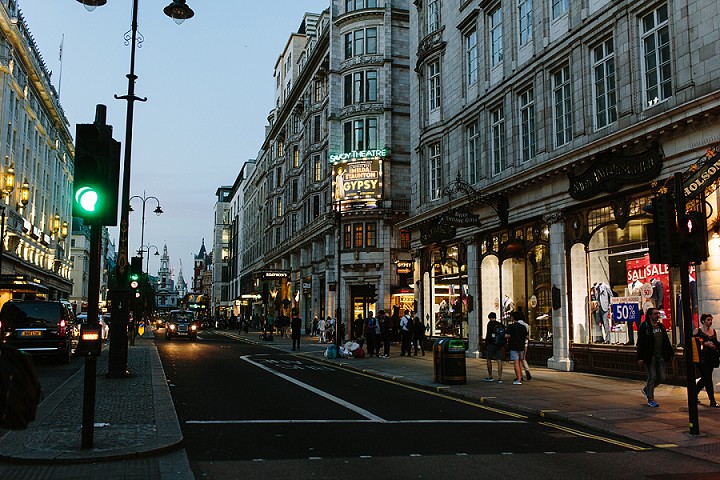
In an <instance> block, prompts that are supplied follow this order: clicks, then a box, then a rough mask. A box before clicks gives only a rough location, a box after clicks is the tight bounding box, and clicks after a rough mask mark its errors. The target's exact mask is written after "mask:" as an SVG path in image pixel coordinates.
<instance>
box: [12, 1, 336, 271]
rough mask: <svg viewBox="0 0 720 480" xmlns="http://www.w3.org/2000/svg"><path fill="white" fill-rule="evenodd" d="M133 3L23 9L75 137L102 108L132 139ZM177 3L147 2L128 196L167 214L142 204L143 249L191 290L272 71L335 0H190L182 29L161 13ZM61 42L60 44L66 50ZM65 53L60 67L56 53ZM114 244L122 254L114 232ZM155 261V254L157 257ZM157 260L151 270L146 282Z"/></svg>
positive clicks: (254, 137) (249, 154) (246, 153)
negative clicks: (221, 190) (305, 22)
mask: <svg viewBox="0 0 720 480" xmlns="http://www.w3.org/2000/svg"><path fill="white" fill-rule="evenodd" d="M132 3H133V2H132V0H109V1H108V3H107V4H106V5H104V6H102V7H98V8H97V9H95V10H94V11H92V12H88V11H87V10H86V9H85V7H84V5H82V4H81V3H79V2H78V1H77V0H18V5H19V8H20V10H21V11H22V14H23V17H24V19H25V21H26V23H27V24H28V27H29V29H30V32H32V34H33V36H34V38H35V42H36V44H37V46H38V48H39V49H40V52H41V53H42V55H43V58H44V60H45V64H46V65H47V68H48V69H49V70H50V71H52V79H53V85H54V86H55V88H56V89H57V90H59V93H60V102H61V104H62V107H63V109H64V110H65V114H66V116H67V119H68V121H69V122H70V130H71V134H72V135H74V134H75V125H76V124H77V123H92V122H93V120H94V117H95V106H96V105H97V104H105V105H107V109H108V118H107V122H108V124H111V125H112V126H113V127H114V128H113V137H114V138H115V139H116V140H119V141H120V142H123V148H124V141H125V112H126V108H127V103H126V102H125V101H124V100H116V99H115V98H114V97H113V95H116V94H117V95H118V96H120V95H125V94H126V93H127V87H128V82H127V77H126V75H127V74H128V73H129V70H130V46H129V45H127V46H126V45H125V40H124V38H123V35H124V33H125V32H126V31H127V32H128V33H129V30H130V23H131V18H132V17H131V13H132ZM169 3H170V0H140V2H139V8H138V30H139V32H140V33H141V34H142V35H143V36H144V42H143V43H142V47H141V48H138V49H137V57H136V64H135V74H136V75H137V76H138V80H137V82H136V87H135V94H136V95H137V96H138V97H147V99H148V101H147V102H144V103H143V102H136V103H135V121H134V128H133V154H132V160H133V161H132V169H131V173H132V181H131V191H130V193H131V195H139V196H142V195H143V192H145V193H146V195H147V196H155V197H157V198H158V199H159V200H160V204H161V206H162V209H163V210H164V212H165V213H164V214H163V215H161V216H159V217H158V216H156V215H155V214H153V213H152V211H153V210H154V209H155V207H156V203H155V202H154V201H153V200H149V201H148V202H147V203H146V215H145V217H146V221H145V242H144V243H145V245H155V246H157V247H158V249H159V250H160V251H161V253H162V248H163V245H164V244H167V246H168V252H169V255H170V262H171V265H172V267H173V268H174V272H175V276H176V278H177V275H178V273H179V269H180V260H182V266H183V276H184V278H185V280H186V281H187V282H188V283H190V281H191V278H192V275H193V271H192V267H193V256H194V255H195V254H197V252H198V251H199V249H200V245H201V242H202V239H203V238H205V245H206V248H207V250H208V252H209V251H210V250H211V249H212V231H213V207H214V205H215V198H216V197H215V192H216V190H217V188H218V187H219V186H222V185H232V183H233V182H234V180H235V178H236V176H237V174H238V172H239V170H240V168H241V166H242V165H243V163H244V162H245V161H246V160H248V159H251V158H255V157H256V156H257V153H258V151H259V149H260V147H261V145H262V142H263V139H264V129H265V126H266V124H267V115H268V113H269V112H270V109H271V108H272V106H273V85H274V84H273V71H274V66H275V62H276V60H277V59H278V56H279V55H280V53H282V50H283V48H284V47H285V44H286V42H287V40H288V38H289V35H290V34H291V33H292V32H295V31H297V29H298V27H299V26H300V22H301V20H302V16H303V14H304V13H305V12H317V13H319V12H321V11H322V10H323V9H325V8H327V7H328V6H329V4H330V2H329V0H272V1H266V2H249V1H237V0H215V1H212V2H209V1H206V0H188V1H187V5H188V6H190V7H191V8H192V9H193V10H194V11H195V16H194V17H193V18H191V19H189V20H187V21H186V22H185V23H183V24H182V25H177V24H175V23H174V22H173V21H172V20H171V19H170V18H168V17H167V16H165V14H164V13H163V7H165V6H166V5H167V4H169ZM63 35H64V40H63ZM61 42H62V45H63V53H62V64H61V62H60V56H59V53H60V45H61ZM131 205H132V207H133V209H134V210H135V211H134V212H131V213H130V250H131V253H132V252H134V251H135V250H137V249H138V248H139V247H140V228H141V213H142V212H141V210H142V202H141V201H139V200H133V202H131ZM110 236H111V238H112V239H113V241H114V242H115V244H116V245H117V238H118V229H117V228H111V229H110ZM150 252H151V253H152V254H154V253H155V250H154V248H150ZM158 267H159V257H155V256H154V255H153V256H152V257H151V261H150V272H151V274H153V273H156V272H157V269H158Z"/></svg>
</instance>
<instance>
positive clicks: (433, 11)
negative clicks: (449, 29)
mask: <svg viewBox="0 0 720 480" xmlns="http://www.w3.org/2000/svg"><path fill="white" fill-rule="evenodd" d="M427 14H428V16H427V22H428V23H427V33H432V32H434V31H436V30H438V29H439V28H440V0H428V11H427Z"/></svg>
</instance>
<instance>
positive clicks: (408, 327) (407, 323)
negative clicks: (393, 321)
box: [400, 310, 412, 357]
mask: <svg viewBox="0 0 720 480" xmlns="http://www.w3.org/2000/svg"><path fill="white" fill-rule="evenodd" d="M404 313H405V315H403V316H402V317H400V356H401V357H404V356H405V354H406V353H407V356H408V357H409V356H410V341H411V340H412V317H410V311H409V310H405V312H404Z"/></svg>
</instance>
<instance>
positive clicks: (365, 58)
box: [340, 55, 385, 73]
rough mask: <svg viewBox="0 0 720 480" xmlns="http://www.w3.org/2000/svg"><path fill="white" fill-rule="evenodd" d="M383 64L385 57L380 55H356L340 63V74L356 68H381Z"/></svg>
mask: <svg viewBox="0 0 720 480" xmlns="http://www.w3.org/2000/svg"><path fill="white" fill-rule="evenodd" d="M384 62H385V57H383V56H382V55H358V56H356V57H351V58H348V59H347V60H345V61H343V62H341V63H340V73H344V72H345V71H347V70H350V69H351V68H355V67H357V66H362V67H367V66H369V65H377V66H382V64H383V63H384Z"/></svg>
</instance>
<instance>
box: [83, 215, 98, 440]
mask: <svg viewBox="0 0 720 480" xmlns="http://www.w3.org/2000/svg"><path fill="white" fill-rule="evenodd" d="M101 229H102V227H101V226H100V225H91V226H90V276H89V279H88V314H87V322H88V325H98V313H99V312H98V310H99V309H98V301H99V298H100V246H101V236H100V230H101ZM96 374H97V357H96V356H94V355H88V356H86V357H85V377H84V384H83V415H82V438H81V442H80V446H81V448H93V440H94V428H95V392H96V388H95V387H96V382H97V379H96Z"/></svg>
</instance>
